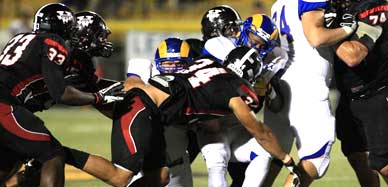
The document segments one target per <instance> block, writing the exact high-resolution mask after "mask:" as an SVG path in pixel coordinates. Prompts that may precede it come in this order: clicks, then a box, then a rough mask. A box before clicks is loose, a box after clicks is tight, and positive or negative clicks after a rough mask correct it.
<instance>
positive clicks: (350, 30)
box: [342, 26, 354, 35]
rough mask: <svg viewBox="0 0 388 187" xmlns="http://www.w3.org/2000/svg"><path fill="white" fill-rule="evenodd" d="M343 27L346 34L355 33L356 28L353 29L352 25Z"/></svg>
mask: <svg viewBox="0 0 388 187" xmlns="http://www.w3.org/2000/svg"><path fill="white" fill-rule="evenodd" d="M342 29H344V31H345V32H346V35H350V34H352V33H353V31H354V29H352V28H351V27H349V26H344V27H342Z"/></svg>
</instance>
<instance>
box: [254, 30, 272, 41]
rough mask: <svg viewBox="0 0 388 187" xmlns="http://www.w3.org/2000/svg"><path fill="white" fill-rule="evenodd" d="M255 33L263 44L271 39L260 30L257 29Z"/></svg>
mask: <svg viewBox="0 0 388 187" xmlns="http://www.w3.org/2000/svg"><path fill="white" fill-rule="evenodd" d="M256 33H257V35H259V36H261V37H262V38H263V39H264V41H265V42H268V41H269V39H270V37H271V35H270V34H268V33H267V32H265V31H264V30H263V29H262V28H259V29H258V30H257V31H256Z"/></svg>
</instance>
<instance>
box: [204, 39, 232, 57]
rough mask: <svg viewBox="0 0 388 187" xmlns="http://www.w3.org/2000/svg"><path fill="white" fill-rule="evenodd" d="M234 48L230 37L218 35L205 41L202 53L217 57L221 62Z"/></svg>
mask: <svg viewBox="0 0 388 187" xmlns="http://www.w3.org/2000/svg"><path fill="white" fill-rule="evenodd" d="M234 48H236V45H235V44H234V42H233V41H232V40H231V39H229V38H226V37H223V36H218V37H214V38H211V39H209V40H207V41H206V43H205V45H204V47H203V51H202V54H204V55H211V56H213V57H215V58H217V60H218V61H219V62H223V61H224V60H225V58H226V56H228V54H229V52H230V51H232V50H233V49H234Z"/></svg>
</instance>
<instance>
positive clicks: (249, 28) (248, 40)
mask: <svg viewBox="0 0 388 187" xmlns="http://www.w3.org/2000/svg"><path fill="white" fill-rule="evenodd" d="M253 38H254V39H253ZM257 40H261V41H262V42H255V41H257ZM239 43H241V44H242V45H245V46H248V47H253V48H255V49H257V50H258V51H259V53H260V56H261V58H262V59H264V58H265V57H266V56H267V55H268V53H270V52H271V51H272V49H273V48H274V47H276V46H278V45H279V33H278V29H277V28H276V25H275V23H273V22H272V20H271V18H269V17H268V16H266V15H263V14H255V15H253V16H251V17H249V18H247V20H245V21H244V23H243V28H242V31H241V35H240V38H239ZM258 44H261V45H258ZM257 46H260V47H257Z"/></svg>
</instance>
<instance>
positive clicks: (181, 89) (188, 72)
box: [112, 47, 298, 185]
mask: <svg viewBox="0 0 388 187" xmlns="http://www.w3.org/2000/svg"><path fill="white" fill-rule="evenodd" d="M261 67H262V64H261V60H260V59H259V55H258V53H257V51H256V50H255V49H250V48H247V47H239V48H236V49H234V50H233V51H231V53H230V54H229V55H228V58H227V59H226V60H225V62H224V66H221V65H219V64H218V63H215V62H214V60H212V59H211V58H202V59H199V60H197V61H195V63H194V64H193V65H191V66H189V67H188V68H187V69H184V70H182V71H179V72H178V73H175V74H165V75H162V76H155V77H153V78H151V79H150V80H149V83H150V84H144V83H143V82H142V81H141V80H140V79H138V78H136V77H134V76H132V77H129V78H128V79H127V81H126V83H125V86H126V87H125V89H126V90H128V92H127V96H126V97H125V99H124V101H122V102H119V103H117V106H116V110H115V115H114V116H115V118H114V128H115V127H116V129H114V130H113V131H114V132H113V133H114V134H116V135H117V136H118V137H117V139H116V140H114V141H115V142H113V143H115V144H116V145H121V146H117V147H116V148H115V149H117V150H116V151H117V152H116V151H115V150H113V153H117V154H114V155H113V157H112V158H113V162H114V163H115V164H117V165H120V166H122V167H125V168H127V169H128V176H129V178H132V176H133V175H134V174H136V173H137V172H138V171H140V169H142V168H143V167H144V166H147V167H148V168H150V169H151V168H152V169H153V170H154V171H155V172H156V173H154V177H153V179H154V180H153V181H151V180H147V181H144V180H143V181H142V182H154V183H155V185H157V184H159V185H165V184H166V183H165V182H166V177H168V176H166V173H167V168H166V167H164V166H165V163H164V162H163V161H164V160H165V158H164V155H163V150H164V146H165V144H164V143H163V142H164V141H163V135H162V133H161V129H162V124H168V123H170V122H171V121H172V120H174V121H176V120H183V121H185V122H195V121H198V120H207V119H211V118H214V117H220V116H223V115H225V114H231V113H234V114H235V115H236V117H237V118H238V119H239V120H240V121H241V123H242V124H243V125H244V127H246V128H247V130H248V131H249V132H250V133H251V134H252V135H253V136H254V137H255V139H256V141H257V142H259V143H260V144H261V145H262V146H263V147H264V148H265V149H266V150H267V151H268V152H270V153H271V154H272V155H274V156H275V157H277V158H279V159H281V160H282V161H283V163H285V164H286V165H287V166H289V169H290V170H291V171H293V172H297V168H296V167H294V165H293V161H292V158H291V157H290V156H289V155H286V154H285V153H284V152H283V151H282V150H281V148H280V147H279V146H278V144H277V141H276V138H275V137H274V136H273V135H272V133H271V130H270V129H269V128H267V127H266V126H265V125H264V124H263V123H261V122H259V121H257V120H256V116H255V115H254V113H252V112H251V110H254V109H257V107H258V99H257V97H256V95H255V94H254V91H253V90H252V88H251V86H250V84H251V83H252V82H253V81H254V80H255V78H256V76H257V75H259V74H260V72H261ZM220 93H221V95H220ZM215 95H217V97H214V96H215ZM221 96H222V97H221ZM244 100H245V102H244ZM246 103H248V104H249V106H250V107H252V109H250V108H249V106H248V105H247V104H246ZM128 106H129V107H128ZM120 127H127V128H120ZM123 131H124V132H123ZM120 139H121V140H120ZM151 145H153V146H152V147H153V148H152V149H151ZM119 148H121V149H119ZM120 155H122V156H120ZM125 155H126V156H125ZM128 155H130V156H128ZM123 156H125V157H123ZM122 158H126V159H122ZM158 181H161V182H160V183H157V182H158ZM139 182H140V181H139ZM295 182H298V178H297V175H296V178H295Z"/></svg>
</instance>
